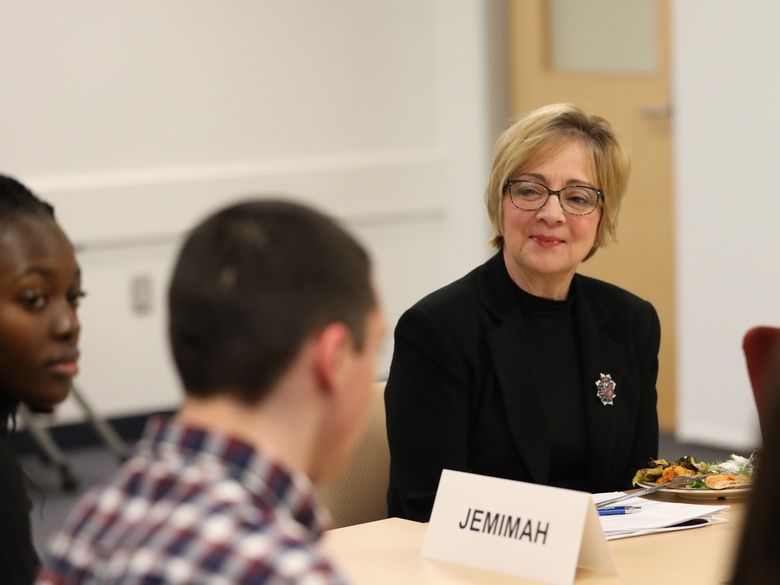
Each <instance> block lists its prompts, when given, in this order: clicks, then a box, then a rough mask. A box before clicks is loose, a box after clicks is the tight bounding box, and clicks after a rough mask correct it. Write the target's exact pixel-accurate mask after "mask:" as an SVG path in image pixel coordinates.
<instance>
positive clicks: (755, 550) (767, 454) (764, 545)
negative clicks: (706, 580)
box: [731, 354, 780, 585]
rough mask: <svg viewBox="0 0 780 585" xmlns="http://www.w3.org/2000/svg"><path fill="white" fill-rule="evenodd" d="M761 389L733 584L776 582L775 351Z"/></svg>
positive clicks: (779, 369) (779, 507)
mask: <svg viewBox="0 0 780 585" xmlns="http://www.w3.org/2000/svg"><path fill="white" fill-rule="evenodd" d="M765 379H766V384H765V388H764V389H763V392H764V396H765V398H766V400H765V404H767V405H769V406H770V410H769V414H768V416H767V417H766V420H767V421H768V424H767V429H766V434H765V436H764V445H763V447H762V449H761V458H760V460H759V462H758V476H757V477H756V481H755V484H754V486H753V492H752V493H751V495H750V504H749V507H748V511H747V518H746V519H745V524H744V527H743V529H742V538H741V542H740V544H739V549H738V552H737V560H736V565H735V568H734V578H733V580H732V581H731V583H732V584H733V585H775V584H776V583H778V582H780V555H778V554H777V540H776V539H777V530H778V526H780V499H778V497H777V486H778V485H780V354H777V355H776V356H775V359H774V363H773V364H772V367H771V371H770V372H769V375H768V376H766V377H765Z"/></svg>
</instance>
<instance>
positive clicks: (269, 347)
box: [39, 201, 383, 584]
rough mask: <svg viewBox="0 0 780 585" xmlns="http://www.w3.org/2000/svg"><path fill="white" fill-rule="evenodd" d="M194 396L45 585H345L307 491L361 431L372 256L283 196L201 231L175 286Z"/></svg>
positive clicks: (181, 345) (222, 217) (92, 502)
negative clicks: (324, 545)
mask: <svg viewBox="0 0 780 585" xmlns="http://www.w3.org/2000/svg"><path fill="white" fill-rule="evenodd" d="M168 300H169V312H170V323H169V333H170V339H171V346H172V350H173V357H174V361H175V363H176V367H177V369H178V372H179V375H180V378H181V381H182V385H183V387H184V392H185V398H184V402H183V404H182V405H181V408H180V410H179V412H178V414H177V416H175V417H174V418H173V419H171V420H162V419H159V418H156V419H153V420H151V421H150V422H149V424H148V427H147V429H146V431H145V434H144V438H143V439H142V441H141V443H140V444H139V446H138V449H137V452H136V454H135V455H134V456H133V457H132V458H131V459H130V460H129V461H128V462H127V463H126V464H125V465H124V466H123V467H122V469H121V471H120V474H119V476H118V477H117V478H116V479H115V480H114V481H113V482H111V483H110V484H109V485H107V486H105V487H102V488H98V489H96V490H94V491H92V492H91V493H89V494H88V495H87V496H86V497H85V498H84V499H83V500H82V501H81V502H80V503H79V504H78V505H77V507H76V508H75V509H74V510H73V512H72V513H71V516H70V518H69V519H68V520H67V521H66V523H65V525H64V527H63V529H62V530H61V531H60V532H59V533H58V534H56V535H55V536H54V537H53V538H52V539H51V541H50V543H49V549H48V555H47V557H46V558H45V559H44V566H43V568H42V570H41V574H40V577H39V582H40V583H54V584H75V583H112V584H123V583H125V584H129V583H133V584H138V583H312V584H316V583H342V582H343V581H344V579H343V577H342V576H341V574H340V573H339V572H338V571H337V569H335V568H334V567H333V566H332V565H331V564H330V562H329V561H328V560H327V559H326V558H325V557H324V556H323V554H322V553H321V552H320V550H319V548H318V546H317V540H318V539H319V537H320V535H321V533H322V530H323V524H322V513H321V510H320V509H319V508H318V506H317V504H316V502H315V501H314V491H313V489H312V482H318V481H321V480H325V479H328V478H332V477H333V476H335V475H336V474H337V473H338V472H339V471H340V470H341V469H342V467H343V465H344V464H345V463H346V460H347V458H348V456H349V454H350V452H351V450H352V448H353V446H354V444H355V443H356V441H357V439H358V437H359V436H360V433H361V431H362V429H363V424H364V421H365V418H366V415H367V411H368V406H369V402H370V398H371V383H372V381H373V378H374V362H375V359H376V355H377V350H378V347H379V343H380V338H381V337H382V332H383V323H382V318H381V316H380V314H379V310H378V307H377V301H376V298H375V295H374V289H373V286H372V282H371V274H370V260H369V258H368V256H367V254H366V252H365V251H364V250H363V248H362V247H361V246H360V245H359V244H358V243H357V242H356V241H355V240H354V239H353V238H352V237H350V236H349V235H348V234H347V233H346V232H345V231H344V230H342V229H341V228H340V227H338V226H337V225H336V224H335V223H334V222H333V221H331V220H330V219H328V218H326V217H324V216H323V215H320V214H319V213H317V212H315V211H312V210H310V209H307V208H304V207H301V206H298V205H295V204H291V203H285V202H280V201H251V202H245V203H241V204H237V205H233V206H231V207H228V208H226V209H224V210H222V211H219V212H218V213H216V214H215V215H213V216H211V217H209V218H207V219H206V220H205V221H204V222H203V223H201V224H200V225H199V226H197V227H196V228H195V229H194V231H192V232H191V234H190V235H189V237H188V239H187V241H186V242H185V244H184V247H183V249H182V250H181V253H180V255H179V258H178V261H177V264H176V267H175V270H174V274H173V278H172V281H171V284H170V290H169V297H168Z"/></svg>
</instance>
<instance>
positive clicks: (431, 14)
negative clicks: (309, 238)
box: [0, 0, 506, 420]
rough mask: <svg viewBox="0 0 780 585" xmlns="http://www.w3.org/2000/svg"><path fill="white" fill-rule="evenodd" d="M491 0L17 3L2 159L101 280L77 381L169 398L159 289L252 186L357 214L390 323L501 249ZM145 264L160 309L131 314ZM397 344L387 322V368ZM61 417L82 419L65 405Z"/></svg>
mask: <svg viewBox="0 0 780 585" xmlns="http://www.w3.org/2000/svg"><path fill="white" fill-rule="evenodd" d="M502 11H503V3H502V2H499V1H498V0H495V1H491V2H482V1H481V0H456V1H452V0H450V1H448V0H397V1H394V2H385V1H383V0H329V1H328V2H314V1H306V0H285V1H283V2H280V1H271V0H267V1H256V0H231V2H220V1H218V0H167V1H166V2H153V1H151V0H139V1H134V2H111V3H105V2H101V1H99V0H75V1H73V2H67V3H58V2H41V1H38V0H33V1H31V2H25V3H21V2H18V3H10V2H8V3H4V5H3V17H2V19H0V71H3V79H2V91H0V134H1V135H2V136H3V140H2V141H0V161H2V162H1V163H0V164H2V170H3V171H4V172H8V173H11V174H15V175H17V176H19V177H20V178H21V179H22V180H24V181H25V182H27V183H28V184H30V186H31V187H33V188H34V189H35V190H37V191H38V192H40V193H41V194H42V195H43V196H45V197H46V198H48V199H50V200H51V201H52V202H53V203H54V204H55V206H56V208H57V212H58V216H59V218H60V221H61V223H62V224H63V225H64V227H65V229H66V231H67V232H68V233H69V234H70V236H71V237H72V239H73V240H74V241H75V242H76V243H77V245H78V247H79V250H80V251H79V260H80V262H81V264H82V268H83V271H84V274H85V287H86V289H87V290H88V293H89V296H88V298H87V299H86V300H85V302H84V304H83V309H82V312H81V314H82V321H83V341H82V354H83V359H82V373H81V374H80V376H79V378H78V380H77V382H78V384H79V385H80V387H81V388H82V390H83V392H84V393H85V394H86V395H87V396H88V397H89V399H90V400H91V401H92V402H93V403H94V404H95V405H96V406H97V408H98V409H99V410H100V411H101V412H102V413H104V414H106V415H109V416H118V415H125V414H133V413H138V412H145V411H148V410H151V409H158V408H171V407H173V406H174V405H175V404H176V402H177V400H178V397H179V391H178V386H177V383H176V379H175V376H174V373H173V370H172V368H171V365H170V362H169V357H168V349H167V345H166V343H165V338H164V329H165V313H164V294H165V287H166V284H167V279H168V273H169V271H170V268H171V264H172V261H173V258H174V254H175V251H176V248H177V246H178V244H179V242H180V239H181V236H182V234H183V233H184V231H185V230H186V229H187V228H188V227H189V226H191V225H192V224H193V223H194V222H195V221H197V220H198V219H199V218H201V217H202V216H203V215H204V214H205V213H207V212H209V211H210V210H212V209H214V208H216V207H218V206H221V205H223V204H225V203H226V202H228V201H230V200H232V199H234V198H235V197H237V196H243V195H247V194H273V195H284V196H290V197H293V198H295V199H298V200H301V201H304V202H307V203H311V204H314V205H316V206H318V207H320V208H322V209H324V210H326V211H328V212H330V213H333V214H334V215H336V216H338V217H340V218H341V219H343V220H344V221H345V222H346V223H347V225H348V226H349V227H350V228H352V229H353V230H354V231H355V232H356V233H357V234H358V235H359V236H360V237H361V238H362V239H363V241H364V242H365V243H366V245H367V246H368V247H369V248H370V250H371V252H372V254H373V256H374V259H375V262H376V270H377V279H378V282H379V286H380V291H381V296H382V299H383V302H384V306H385V312H386V314H387V318H388V321H389V324H390V327H391V329H392V326H393V325H394V322H395V320H396V319H397V317H398V316H399V315H400V313H401V311H403V310H404V309H405V308H406V307H408V306H409V305H411V304H412V303H413V302H414V301H415V300H416V299H417V298H419V297H420V296H422V295H423V294H425V293H426V292H428V291H430V290H433V289H434V288H437V287H438V286H440V285H442V284H444V283H445V282H447V281H449V280H451V279H452V278H454V277H455V276H458V275H460V274H462V273H464V272H465V271H466V270H468V269H469V268H471V267H472V266H475V265H476V264H477V263H478V262H480V261H481V260H482V259H483V258H484V257H486V255H487V254H488V253H489V250H488V248H487V246H486V244H485V241H486V239H487V237H488V228H487V220H486V219H485V213H484V211H483V205H482V190H483V186H484V183H485V180H486V177H487V172H488V169H489V160H490V151H491V147H492V143H493V140H494V138H495V136H496V135H497V131H498V129H499V128H500V127H501V126H502V125H503V124H504V122H505V117H506V115H505V112H504V109H503V108H504V105H503V103H502V100H501V99H500V98H499V99H496V96H503V95H504V94H505V92H504V89H503V79H504V77H503V75H502V73H503V72H502V71H500V67H501V64H502V62H503V58H504V53H505V48H504V46H503V44H502V43H503V21H502V18H501V15H502ZM139 275H141V276H147V277H149V278H150V279H151V281H152V283H153V287H154V306H153V309H152V311H151V312H149V313H147V314H137V313H134V312H133V310H132V307H131V304H132V303H131V298H130V283H131V281H132V280H133V278H135V277H137V276H139ZM391 351H392V339H391V336H388V340H387V344H386V348H385V351H384V353H383V356H382V363H381V367H380V370H382V371H386V368H387V365H388V364H389V358H390V355H391ZM58 416H59V418H60V420H70V419H73V418H74V417H78V413H77V412H76V411H75V409H74V408H73V406H72V405H67V404H66V405H65V407H64V408H63V409H62V410H61V411H60V414H59V415H58Z"/></svg>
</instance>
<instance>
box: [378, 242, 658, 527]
mask: <svg viewBox="0 0 780 585" xmlns="http://www.w3.org/2000/svg"><path fill="white" fill-rule="evenodd" d="M572 286H573V287H575V289H574V291H575V294H576V302H575V324H576V329H577V333H576V334H577V337H578V342H579V347H580V351H581V355H580V361H581V370H582V371H581V381H582V384H581V387H582V388H583V389H584V390H585V391H586V392H587V394H586V398H585V412H586V432H587V436H588V446H587V450H588V453H589V461H588V468H589V472H590V486H591V488H592V491H594V492H601V491H612V490H622V489H626V488H628V487H630V484H631V479H632V477H633V475H634V473H635V471H636V470H637V469H638V468H640V467H644V466H645V464H646V463H647V461H648V459H649V458H651V457H655V456H656V454H657V451H658V417H657V413H656V388H655V384H656V377H657V374H658V347H659V343H660V325H659V322H658V316H657V315H656V312H655V309H654V308H653V306H652V305H651V304H650V303H648V302H647V301H644V300H642V299H640V298H639V297H637V296H635V295H633V294H631V293H629V292H627V291H625V290H622V289H620V288H618V287H616V286H613V285H611V284H608V283H605V282H602V281H599V280H596V279H593V278H588V277H586V276H581V275H575V276H574V280H573V282H572ZM529 343H530V341H529V339H528V337H527V334H526V330H525V324H524V319H523V314H522V311H521V309H520V307H519V303H518V297H517V290H516V285H515V284H514V282H513V281H512V280H511V278H510V277H509V274H508V272H507V270H506V267H505V265H504V259H503V256H502V254H501V253H500V252H499V253H498V254H496V255H495V256H494V257H493V258H491V259H490V260H488V261H487V262H486V263H485V264H483V265H482V266H480V267H478V268H476V269H475V270H473V271H471V272H470V273H469V274H467V275H466V276H464V277H463V278H461V279H459V280H457V281H455V282H453V283H452V284H450V285H448V286H445V287H444V288H442V289H440V290H438V291H436V292H434V293H432V294H430V295H428V296H427V297H425V298H424V299H422V300H421V301H419V302H418V303H417V304H415V305H414V306H413V307H412V308H411V309H409V310H408V311H406V312H405V313H404V314H403V315H402V316H401V319H400V320H399V321H398V325H397V327H396V330H395V350H394V353H393V361H392V364H391V367H390V374H389V377H388V380H387V386H386V390H385V407H386V411H387V434H388V440H389V444H390V455H391V462H390V488H389V491H388V498H387V499H388V511H389V514H390V516H399V517H402V518H409V519H412V520H420V521H427V520H428V519H429V517H430V514H431V508H432V507H433V500H434V497H435V495H436V489H437V487H438V483H439V476H440V475H441V471H442V469H454V470H458V471H467V472H471V473H478V474H482V475H491V476H495V477H503V478H508V479H515V480H520V481H526V482H533V483H539V484H545V483H547V482H548V477H549V469H550V452H551V442H550V441H551V440H550V436H549V432H548V429H547V423H546V420H545V416H546V412H545V397H544V396H543V395H540V391H539V390H538V389H537V388H538V383H537V380H538V379H539V378H540V377H541V376H542V375H544V373H543V372H540V371H538V367H537V366H536V364H535V363H533V361H532V360H530V359H528V358H527V356H529V355H531V354H530V352H529V347H530V346H529ZM602 373H603V374H610V375H611V376H612V379H613V380H614V381H615V382H616V384H617V385H616V387H615V399H614V404H613V405H612V406H605V405H604V404H602V402H601V401H600V400H599V398H598V397H597V396H596V385H595V382H596V381H597V380H598V379H599V377H600V374H602Z"/></svg>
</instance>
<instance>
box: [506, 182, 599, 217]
mask: <svg viewBox="0 0 780 585" xmlns="http://www.w3.org/2000/svg"><path fill="white" fill-rule="evenodd" d="M504 193H509V198H510V199H511V200H512V204H513V205H514V206H515V207H517V208H518V209H522V210H523V211H536V210H537V209H541V208H542V207H544V206H545V205H546V204H547V200H548V199H549V198H550V196H551V195H555V196H556V197H558V201H560V203H561V209H563V210H564V211H565V212H566V213H569V214H571V215H589V214H591V213H593V210H594V209H596V207H597V206H598V204H599V200H601V199H603V198H604V194H603V193H602V192H601V190H600V189H596V188H595V187H588V186H587V185H567V186H566V187H564V188H563V189H558V190H557V191H553V190H552V189H550V188H549V187H548V186H547V185H544V184H542V183H537V182H536V181H528V180H525V179H520V180H512V181H507V182H506V183H505V184H504Z"/></svg>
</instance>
